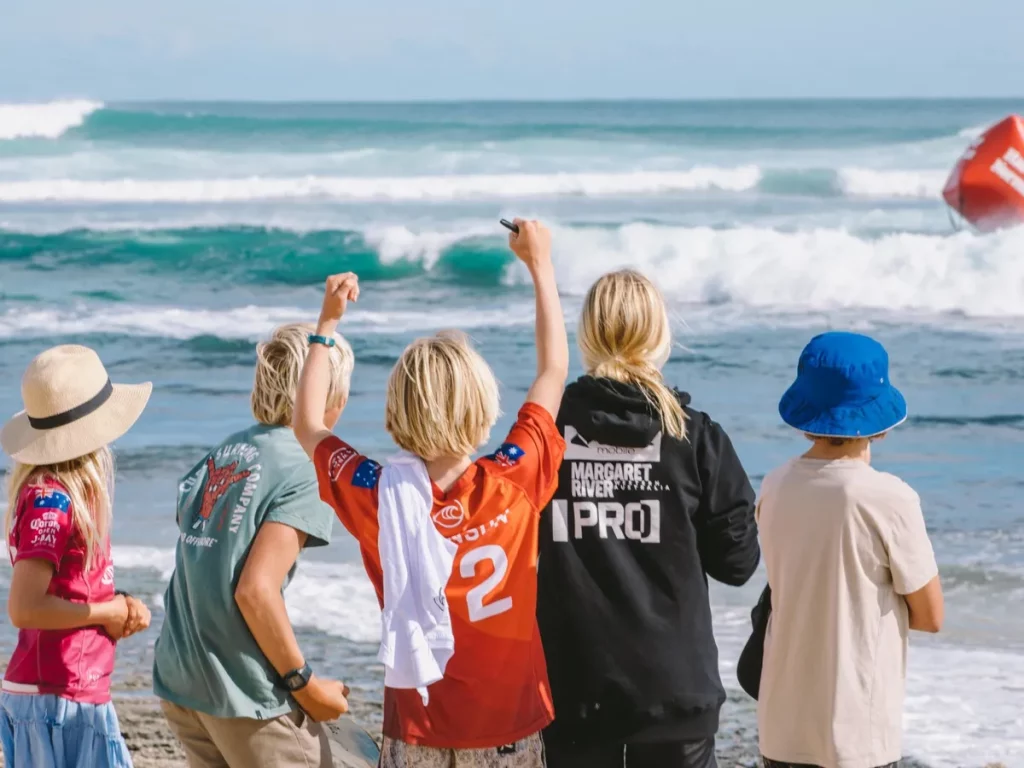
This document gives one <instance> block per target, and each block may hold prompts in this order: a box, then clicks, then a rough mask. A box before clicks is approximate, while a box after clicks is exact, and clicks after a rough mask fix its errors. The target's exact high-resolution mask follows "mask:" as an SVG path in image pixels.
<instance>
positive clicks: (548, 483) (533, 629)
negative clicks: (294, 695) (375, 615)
mask: <svg viewBox="0 0 1024 768" xmlns="http://www.w3.org/2000/svg"><path fill="white" fill-rule="evenodd" d="M564 452H565V442H564V441H563V440H562V437H561V435H559V433H558V430H557V428H556V427H555V423H554V420H553V419H552V418H551V415H550V414H549V413H548V412H547V411H545V410H544V409H543V408H541V407H539V406H537V405H534V404H532V403H527V404H526V405H524V406H523V407H522V409H521V410H520V411H519V418H518V419H517V420H516V423H515V425H514V426H513V427H512V431H511V432H509V434H508V437H507V438H506V440H505V442H504V443H503V444H502V445H501V447H500V448H499V449H498V450H497V451H496V452H495V453H493V454H491V455H490V456H485V457H484V458H482V459H479V460H477V461H476V462H474V463H473V464H472V465H471V466H470V467H469V469H467V470H466V472H465V473H464V474H463V475H462V477H460V478H459V479H458V480H457V481H456V482H455V485H453V486H452V487H451V488H450V489H449V490H448V492H447V493H442V492H441V490H440V489H439V488H438V487H437V486H436V485H435V486H434V508H433V510H432V512H431V517H432V518H433V521H434V525H435V526H436V527H437V530H438V531H440V532H441V534H442V535H444V536H445V537H447V538H448V539H449V540H451V541H453V542H455V543H456V544H457V545H458V550H457V552H456V555H455V560H454V563H453V565H452V575H451V578H450V579H449V581H448V586H447V588H446V591H445V594H446V596H447V598H448V608H449V613H450V614H451V619H452V630H453V632H454V635H455V655H454V656H453V657H452V658H451V660H450V661H449V662H448V666H447V668H446V669H445V672H444V678H443V679H442V680H439V681H438V682H436V683H434V684H433V685H431V686H430V689H429V692H430V703H429V705H428V706H424V705H423V699H422V698H421V697H420V695H419V694H418V693H417V692H416V691H415V690H399V689H394V688H387V689H385V691H384V734H385V735H386V736H388V737H390V738H393V739H400V740H401V741H404V742H406V743H409V744H420V745H424V746H430V747H446V748H452V749H479V748H487V747H498V746H502V745H504V744H510V743H512V742H515V741H518V740H519V739H522V738H524V737H525V736H528V735H530V734H532V733H536V732H537V731H539V730H541V729H542V728H544V727H545V726H547V725H548V724H549V723H550V722H551V720H552V719H553V717H554V708H553V707H552V704H551V692H550V689H549V687H548V673H547V666H546V665H545V662H544V651H543V648H542V646H541V642H540V633H539V631H538V629H537V618H536V608H537V537H538V529H539V523H540V512H541V510H542V509H543V508H544V506H545V505H546V504H547V502H548V500H549V499H550V498H551V496H552V494H553V493H554V490H555V486H556V484H557V482H558V468H559V466H560V465H561V463H562V455H563V453H564ZM314 463H315V464H316V470H317V476H318V477H319V480H320V495H321V497H322V498H323V499H324V501H326V502H327V503H328V504H330V505H331V506H332V507H333V508H334V511H335V512H336V513H337V515H338V518H339V519H340V520H341V522H342V524H343V525H344V526H345V528H347V529H348V532H349V533H351V534H352V535H353V536H355V537H356V539H357V540H358V541H359V546H360V549H361V551H362V555H363V564H364V565H365V566H366V572H367V574H368V575H369V577H370V580H371V581H372V582H373V586H374V588H375V589H376V590H377V600H378V602H381V603H383V594H384V592H383V589H384V588H383V583H384V577H383V573H382V571H381V563H380V552H379V551H378V548H377V534H378V530H379V529H378V523H377V483H378V480H379V478H380V470H381V466H380V464H378V463H377V462H375V461H373V460H371V459H368V458H366V457H365V456H361V455H360V454H359V453H358V452H357V451H356V450H355V449H354V448H352V447H350V446H349V445H348V444H346V443H344V442H342V441H341V440H339V439H338V438H336V437H333V436H332V437H328V438H326V439H324V441H323V442H321V443H320V445H319V446H317V449H316V454H315V457H314Z"/></svg>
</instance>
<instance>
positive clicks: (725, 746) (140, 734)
mask: <svg viewBox="0 0 1024 768" xmlns="http://www.w3.org/2000/svg"><path fill="white" fill-rule="evenodd" d="M152 661H153V638H151V639H149V641H148V642H146V643H145V644H142V643H138V642H135V643H132V642H127V643H125V644H124V645H122V646H121V647H120V648H119V649H118V666H117V669H116V670H115V673H114V675H115V680H114V684H113V689H112V692H113V695H114V703H115V706H116V707H117V714H118V718H119V719H120V722H121V731H122V733H123V734H124V737H125V741H126V742H127V744H128V749H129V750H131V753H132V758H133V760H134V764H135V768H185V767H186V762H185V755H184V753H183V752H182V751H181V748H180V746H179V745H178V742H177V740H176V739H175V737H174V735H173V734H172V733H171V731H170V729H169V728H168V727H167V722H166V721H165V720H164V717H163V714H162V713H161V711H160V704H159V700H158V699H157V698H156V697H155V696H154V695H153V681H152V676H151V672H150V670H151V668H152ZM5 666H6V659H2V660H0V673H2V670H3V668H4V667H5ZM363 672H364V674H365V670H364V671H363ZM358 676H359V675H357V674H353V675H352V676H351V677H352V678H355V677H358ZM349 707H350V714H349V716H350V717H352V718H354V719H355V721H356V722H357V723H358V724H359V725H360V726H361V727H363V728H364V729H365V730H366V731H367V732H368V733H369V734H370V735H371V736H373V738H374V739H375V740H376V741H377V742H378V743H379V742H380V738H381V725H382V722H383V711H382V703H381V700H380V698H379V696H378V695H376V694H375V693H372V692H368V691H364V690H361V689H359V688H356V689H354V690H353V692H352V694H351V695H350V696H349ZM755 707H756V704H755V702H753V701H752V700H750V699H749V698H747V697H746V696H745V695H743V694H733V693H732V692H730V694H729V700H728V701H727V702H726V705H725V707H724V708H723V711H722V725H721V728H720V730H719V734H718V760H719V765H720V766H721V768H755V766H758V765H759V764H760V763H759V761H758V759H757V719H756V709H755ZM3 765H4V760H3V755H2V754H0V768H3ZM336 765H337V766H339V768H340V767H341V766H345V765H347V764H346V763H344V762H341V761H336ZM909 768H925V767H924V766H913V765H911V766H909Z"/></svg>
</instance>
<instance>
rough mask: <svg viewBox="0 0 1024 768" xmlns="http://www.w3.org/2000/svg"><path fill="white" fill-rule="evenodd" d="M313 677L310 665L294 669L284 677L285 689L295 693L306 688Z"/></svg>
mask: <svg viewBox="0 0 1024 768" xmlns="http://www.w3.org/2000/svg"><path fill="white" fill-rule="evenodd" d="M311 677H313V670H312V669H310V667H309V664H303V665H302V666H301V667H300V668H299V669H293V670H292V671H291V672H289V673H288V674H286V675H284V676H283V677H282V678H281V680H282V682H283V683H284V687H285V688H287V689H288V690H289V691H291V692H292V693H295V692H296V691H301V690H302V689H303V688H305V687H306V686H307V685H308V684H309V680H310V678H311Z"/></svg>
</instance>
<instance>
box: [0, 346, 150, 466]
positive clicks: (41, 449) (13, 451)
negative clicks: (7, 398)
mask: <svg viewBox="0 0 1024 768" xmlns="http://www.w3.org/2000/svg"><path fill="white" fill-rule="evenodd" d="M152 391H153V385H152V383H150V382H146V383H144V384H112V383H111V381H110V377H109V376H108V375H107V369H106V368H104V367H103V363H102V362H100V358H99V355H97V354H96V353H95V352H94V351H93V350H91V349H89V348H88V347H81V346H78V345H74V344H64V345H61V346H59V347H53V348H51V349H48V350H46V351H45V352H43V353H42V354H41V355H39V356H38V357H36V358H35V359H34V360H33V361H32V362H31V363H29V366H28V370H27V371H25V375H24V376H23V377H22V380H21V397H22V401H23V402H24V404H25V410H23V411H21V412H20V413H17V414H15V415H14V416H13V417H11V419H10V421H8V422H7V423H6V424H5V425H4V427H3V430H2V431H0V445H2V446H3V449H4V453H6V454H7V455H8V456H10V457H11V458H12V459H14V460H15V461H17V462H20V463H22V464H35V465H42V464H58V463H60V462H63V461H70V460H71V459H77V458H79V457H80V456H86V455H88V454H90V453H92V452H93V451H97V450H99V449H100V448H102V447H103V446H105V445H108V444H109V443H112V442H114V441H115V440H116V439H117V438H119V437H121V435H123V434H124V433H125V432H127V431H128V430H129V429H130V428H131V426H132V424H134V423H135V422H136V420H137V419H138V418H139V416H140V415H141V414H142V410H143V409H144V408H145V407H146V403H147V402H148V401H149V395H150V393H151V392H152Z"/></svg>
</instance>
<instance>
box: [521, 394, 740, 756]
mask: <svg viewBox="0 0 1024 768" xmlns="http://www.w3.org/2000/svg"><path fill="white" fill-rule="evenodd" d="M676 395H677V396H678V398H679V401H680V403H681V404H682V405H683V406H684V407H685V410H686V416H687V420H686V439H685V440H682V441H680V440H676V439H675V438H672V437H670V436H668V435H665V434H664V433H663V432H662V429H661V422H660V419H659V418H658V417H657V415H656V414H655V412H654V411H653V409H652V408H651V406H650V405H649V404H648V401H647V400H646V398H645V397H644V395H643V393H642V392H641V391H640V390H639V389H638V388H636V387H633V386H629V385H626V384H621V383H619V382H616V381H613V380H610V379H596V378H593V377H590V376H584V377H582V378H581V379H579V380H578V381H576V382H574V383H573V384H570V385H569V387H568V388H566V391H565V396H564V397H563V399H562V406H561V409H560V410H559V414H558V427H559V429H560V430H562V432H563V435H564V436H565V442H566V452H565V461H564V462H563V463H562V467H561V470H560V471H559V478H558V490H557V491H556V492H555V495H554V498H553V500H552V502H551V505H550V506H549V507H548V508H547V510H546V511H545V516H544V520H543V522H542V525H541V535H540V563H539V594H538V604H537V617H538V620H539V623H540V630H541V638H542V639H543V641H544V651H545V655H546V656H547V663H548V674H549V676H550V680H551V691H552V695H553V697H554V704H555V722H554V724H552V726H551V727H550V728H549V729H548V731H547V732H546V733H545V738H546V739H550V740H552V741H586V742H587V743H595V742H606V743H627V742H665V741H687V740H691V739H694V740H695V739H702V738H705V737H708V736H713V735H714V734H715V733H716V732H717V730H718V711H719V709H720V707H721V706H722V703H723V702H724V701H725V691H724V689H723V688H722V682H721V679H720V678H719V675H718V649H717V646H716V645H715V638H714V635H713V633H712V628H711V607H710V605H709V602H708V584H707V577H708V576H710V577H711V578H713V579H716V580H718V581H721V582H723V583H725V584H731V585H736V586H739V585H741V584H743V583H745V582H746V581H747V579H749V578H750V576H751V575H752V574H753V573H754V570H755V569H756V568H757V563H758V560H759V558H760V550H759V547H758V543H757V528H756V524H755V522H754V491H753V489H752V488H751V487H750V482H749V480H748V479H747V474H746V472H745V471H744V470H743V467H742V465H741V464H740V461H739V458H738V457H737V456H736V452H735V451H734V450H733V447H732V443H731V442H730V441H729V438H728V436H727V435H726V434H725V432H724V431H723V430H722V428H721V427H720V426H719V425H718V424H716V423H715V422H713V421H712V420H711V419H710V417H708V415H707V414H705V413H701V412H700V411H696V410H693V409H692V408H689V407H688V404H689V402H690V396H689V395H687V394H684V393H680V392H677V393H676Z"/></svg>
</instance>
